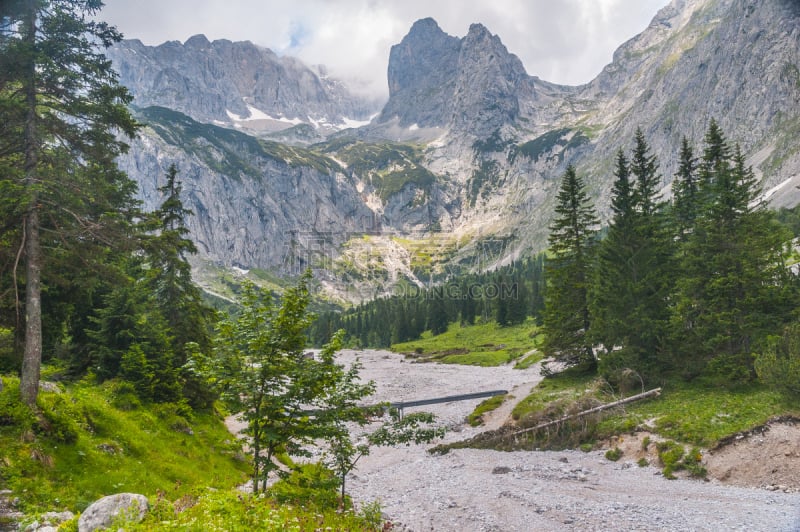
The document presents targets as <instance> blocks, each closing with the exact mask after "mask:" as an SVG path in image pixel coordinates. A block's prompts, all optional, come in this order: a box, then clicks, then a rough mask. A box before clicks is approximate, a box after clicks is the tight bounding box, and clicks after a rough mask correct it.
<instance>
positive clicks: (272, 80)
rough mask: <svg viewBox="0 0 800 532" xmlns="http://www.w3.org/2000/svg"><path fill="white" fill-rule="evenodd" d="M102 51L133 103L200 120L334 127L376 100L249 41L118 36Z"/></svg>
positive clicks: (361, 115)
mask: <svg viewBox="0 0 800 532" xmlns="http://www.w3.org/2000/svg"><path fill="white" fill-rule="evenodd" d="M107 55H108V57H109V58H110V59H111V60H112V61H113V63H114V67H115V69H116V70H117V71H118V72H119V74H120V81H121V83H122V84H123V85H125V86H127V87H128V88H129V89H130V90H131V92H132V94H133V95H134V98H135V104H136V105H137V106H138V107H148V106H153V105H158V106H163V107H168V108H170V109H174V110H177V111H181V112H182V113H185V114H187V115H189V116H191V117H192V118H194V119H196V120H199V121H203V122H214V123H219V124H223V125H237V126H239V127H243V128H247V129H253V130H265V131H270V130H276V129H283V128H288V127H289V126H291V125H293V123H298V122H302V123H316V125H319V126H322V127H328V128H335V127H339V128H341V127H344V120H345V119H351V120H367V119H368V118H369V116H370V115H371V114H373V113H374V112H375V111H376V110H377V107H378V106H377V104H376V102H374V101H369V100H367V99H365V98H360V97H357V96H355V95H353V94H351V93H350V92H348V90H347V88H346V87H345V86H344V84H343V83H341V82H339V81H337V80H335V79H332V78H330V77H328V76H327V75H326V73H325V71H324V69H319V70H318V71H316V72H315V71H313V70H311V69H310V68H308V67H307V66H305V65H304V64H303V63H302V62H300V61H299V60H297V59H294V58H292V57H278V56H277V55H276V54H275V53H274V52H272V51H271V50H269V49H266V48H261V47H258V46H255V45H254V44H252V43H250V42H231V41H228V40H217V41H214V42H209V41H208V39H206V37H205V36H203V35H195V36H194V37H191V38H190V39H188V40H187V41H186V42H185V43H184V44H181V43H179V42H177V41H170V42H166V43H164V44H162V45H160V46H155V47H153V46H145V45H143V44H142V43H141V42H140V41H138V40H125V41H122V42H120V43H118V44H117V45H115V46H114V47H112V48H110V49H109V50H108V52H107ZM263 115H267V116H270V117H272V118H274V119H275V120H269V119H266V118H265V117H264V116H263Z"/></svg>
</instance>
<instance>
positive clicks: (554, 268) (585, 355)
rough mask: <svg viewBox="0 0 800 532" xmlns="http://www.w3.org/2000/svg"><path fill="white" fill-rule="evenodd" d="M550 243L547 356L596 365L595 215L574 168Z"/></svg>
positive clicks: (564, 187)
mask: <svg viewBox="0 0 800 532" xmlns="http://www.w3.org/2000/svg"><path fill="white" fill-rule="evenodd" d="M556 201H557V203H556V207H555V218H554V220H553V222H552V224H551V225H550V235H549V237H548V243H549V244H550V252H551V254H552V257H551V258H550V259H549V260H548V261H547V265H546V272H547V292H546V296H545V312H544V329H545V332H546V341H545V344H544V346H543V347H544V350H545V353H547V354H548V355H549V356H553V357H556V358H557V359H559V360H562V361H564V362H566V363H568V364H578V363H587V364H589V365H594V364H596V361H595V356H594V350H593V348H592V343H591V341H590V340H589V338H588V337H587V334H586V333H587V331H588V330H589V327H590V325H591V315H590V312H589V303H588V290H589V283H590V280H591V274H592V261H593V255H594V247H595V235H596V229H595V227H596V226H597V224H598V219H597V216H596V214H595V210H594V206H593V205H592V203H591V201H590V199H589V197H588V195H587V194H586V187H585V185H584V182H583V179H581V178H580V177H578V175H577V174H576V172H575V168H574V167H573V166H572V165H569V166H568V167H567V170H566V172H565V173H564V176H563V177H562V179H561V187H560V189H559V192H558V196H557V198H556Z"/></svg>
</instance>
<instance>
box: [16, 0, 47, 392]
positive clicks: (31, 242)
mask: <svg viewBox="0 0 800 532" xmlns="http://www.w3.org/2000/svg"><path fill="white" fill-rule="evenodd" d="M26 10H27V13H26V19H25V23H24V24H25V32H26V35H25V41H26V44H27V47H28V50H29V53H30V54H31V57H30V59H29V63H28V65H26V66H27V67H28V75H27V76H26V79H25V86H24V90H25V100H26V102H25V103H26V106H27V117H26V120H25V188H26V192H27V193H28V194H29V201H30V203H29V205H28V212H27V213H26V215H25V221H24V230H25V354H24V357H23V359H22V373H21V375H20V384H19V391H20V396H21V398H22V401H23V402H24V403H25V404H27V405H28V406H31V407H33V406H35V405H36V396H37V395H38V393H39V376H40V371H41V364H42V289H41V272H42V248H41V245H40V242H39V212H38V197H37V194H36V188H37V182H36V181H37V179H36V173H37V166H38V156H39V138H38V132H37V124H36V118H37V116H36V59H35V46H36V2H35V1H32V0H30V1H29V2H28V3H27V5H26Z"/></svg>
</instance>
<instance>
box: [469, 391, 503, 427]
mask: <svg viewBox="0 0 800 532" xmlns="http://www.w3.org/2000/svg"><path fill="white" fill-rule="evenodd" d="M505 400H506V396H505V395H495V396H493V397H490V398H488V399H486V400H485V401H481V402H480V404H478V406H476V407H475V410H473V411H472V413H471V414H470V415H468V416H467V422H468V423H469V424H470V426H472V427H479V426H481V425H483V415H484V414H485V413H487V412H491V411H492V410H497V409H498V408H500V405H502V404H503V402H504V401H505Z"/></svg>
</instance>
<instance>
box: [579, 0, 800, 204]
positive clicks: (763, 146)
mask: <svg viewBox="0 0 800 532" xmlns="http://www.w3.org/2000/svg"><path fill="white" fill-rule="evenodd" d="M798 65H800V5H798V4H797V3H796V2H791V1H789V0H771V1H768V2H753V1H749V0H676V1H675V2H673V3H672V4H670V5H669V6H667V7H666V8H664V9H663V10H662V11H661V12H660V13H659V14H658V15H657V16H656V17H655V18H654V20H653V22H652V23H651V24H650V26H649V27H648V28H647V30H645V32H643V33H642V34H641V35H639V36H637V37H635V38H634V39H632V40H631V41H629V42H628V43H626V44H625V45H623V46H622V47H621V48H620V50H618V51H617V53H616V54H615V61H614V63H612V64H611V65H609V66H608V67H607V68H606V69H605V70H604V72H603V73H602V74H601V75H600V76H599V77H598V78H597V79H596V80H595V81H594V82H593V83H592V84H591V85H590V86H589V87H587V88H586V92H585V94H586V95H587V97H588V95H591V94H592V93H594V95H595V96H598V95H602V97H599V98H598V99H597V100H596V103H595V106H596V107H595V110H594V111H592V112H590V113H589V114H588V115H587V120H586V121H587V123H589V124H594V125H596V126H599V127H602V130H601V133H600V134H599V135H598V138H597V139H596V141H595V146H596V148H595V150H593V152H592V153H591V154H590V155H588V156H587V157H585V158H583V159H582V160H581V161H580V165H581V166H582V167H583V168H585V170H586V171H587V172H588V173H589V174H590V175H591V174H600V173H601V172H602V168H603V167H606V168H607V167H608V161H610V160H611V158H612V157H613V152H614V150H615V149H616V147H619V146H622V147H625V148H626V149H627V148H629V147H630V146H631V144H632V138H633V134H634V131H635V129H636V128H637V127H641V128H642V130H643V131H644V133H645V135H646V136H647V138H648V141H649V142H650V144H651V146H652V148H653V150H654V152H655V153H657V154H658V156H659V159H660V162H661V171H662V174H663V176H664V185H665V187H666V186H667V185H668V184H669V183H670V182H671V181H672V178H673V175H674V173H675V171H676V168H677V154H678V150H679V146H680V142H681V138H682V137H683V136H686V137H687V138H689V139H690V140H691V141H693V142H694V143H695V144H696V145H698V146H699V145H700V143H701V142H702V138H703V135H704V133H705V129H706V128H707V126H708V122H709V121H710V119H711V118H715V119H716V120H717V121H718V122H719V124H720V125H721V126H722V128H723V131H724V132H725V134H726V135H727V137H728V138H729V139H730V140H731V141H732V142H736V143H738V144H740V145H741V148H742V150H743V152H744V153H745V155H747V156H748V163H749V164H752V165H753V167H754V170H755V171H756V173H757V174H758V175H759V176H760V177H763V179H764V182H763V185H764V187H765V188H766V189H768V188H770V187H771V186H774V185H776V184H778V183H781V182H784V181H785V180H787V179H789V178H791V177H792V176H796V175H797V174H798V170H800V158H799V157H798V155H799V154H798V148H797V146H796V143H795V146H794V147H792V146H791V145H790V144H791V142H790V141H789V140H788V139H789V138H790V137H793V136H796V133H797V132H798V123H797V121H798V119H800V105H799V104H800V73H798V70H797V69H798ZM609 87H610V88H614V89H615V92H613V93H608V92H607V91H608V89H609ZM604 93H605V94H604ZM597 178H598V179H595V186H596V187H597V190H599V191H601V192H606V191H608V190H609V189H610V182H611V181H610V177H609V176H608V175H602V174H601V175H597ZM791 188H793V187H791ZM665 192H666V190H665ZM603 196H605V194H603ZM798 198H800V196H798V195H796V194H795V200H794V202H795V203H796V202H797V199H798ZM603 199H605V198H601V202H602V203H603V204H605V203H607V202H604V201H603Z"/></svg>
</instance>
